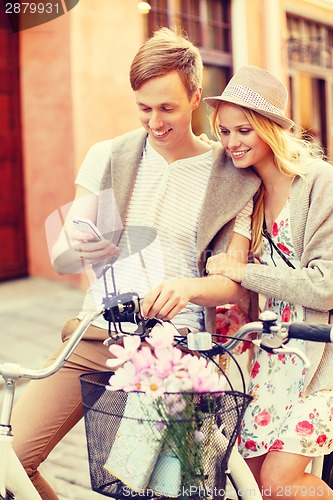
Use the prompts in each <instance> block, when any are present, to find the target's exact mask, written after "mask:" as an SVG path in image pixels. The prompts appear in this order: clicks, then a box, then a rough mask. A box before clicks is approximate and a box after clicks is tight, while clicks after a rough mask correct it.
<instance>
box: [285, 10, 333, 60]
mask: <svg viewBox="0 0 333 500" xmlns="http://www.w3.org/2000/svg"><path fill="white" fill-rule="evenodd" d="M287 29H288V39H287V49H288V60H289V62H290V63H295V62H296V63H304V64H310V65H312V66H319V67H322V68H333V27H332V26H329V25H325V24H320V23H317V22H315V21H311V20H309V19H303V18H300V17H298V16H294V15H292V14H288V16H287Z"/></svg>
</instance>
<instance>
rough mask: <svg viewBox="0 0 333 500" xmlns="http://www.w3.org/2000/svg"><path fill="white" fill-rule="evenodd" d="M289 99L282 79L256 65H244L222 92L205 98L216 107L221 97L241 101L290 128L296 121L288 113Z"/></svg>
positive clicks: (242, 104)
mask: <svg viewBox="0 0 333 500" xmlns="http://www.w3.org/2000/svg"><path fill="white" fill-rule="evenodd" d="M287 100H288V93H287V89H286V87H285V86H284V85H283V83H282V82H280V80H278V79H277V78H276V77H275V76H274V75H272V73H270V72H269V71H266V70H265V69H262V68H257V67H256V66H242V67H241V68H240V69H239V70H238V71H237V72H236V73H235V74H234V76H233V77H232V78H231V80H230V81H229V83H228V85H227V86H226V87H225V89H224V90H223V92H222V94H221V95H220V96H215V97H206V98H205V99H204V101H205V102H206V103H207V104H209V106H211V107H213V108H216V107H217V106H218V105H219V104H220V102H221V101H223V102H230V103H233V104H238V105H239V106H242V107H243V108H248V109H252V110H253V111H256V112H257V113H259V114H261V115H263V116H266V118H269V119H270V120H272V121H273V122H275V123H277V124H278V125H280V126H281V127H282V128H283V129H290V128H291V127H292V126H293V125H294V122H293V121H292V120H290V119H289V118H287V117H286V116H285V111H286V107H287Z"/></svg>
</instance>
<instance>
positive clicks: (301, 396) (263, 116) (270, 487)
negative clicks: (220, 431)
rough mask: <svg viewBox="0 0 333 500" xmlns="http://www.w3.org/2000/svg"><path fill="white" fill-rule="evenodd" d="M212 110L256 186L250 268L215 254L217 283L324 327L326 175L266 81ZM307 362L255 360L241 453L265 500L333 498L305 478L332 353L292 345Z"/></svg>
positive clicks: (332, 272) (263, 356)
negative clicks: (222, 279)
mask: <svg viewBox="0 0 333 500" xmlns="http://www.w3.org/2000/svg"><path fill="white" fill-rule="evenodd" d="M205 100H206V102H207V103H208V104H209V105H210V106H211V107H213V108H214V113H213V127H214V131H215V134H216V136H217V137H218V138H219V140H220V141H221V143H222V146H223V147H224V149H225V153H226V155H227V156H229V157H230V158H231V159H232V161H233V164H234V166H235V167H236V168H238V169H240V170H241V169H253V170H254V171H255V173H256V174H257V175H258V176H259V177H260V178H261V180H262V186H261V189H260V192H259V193H258V198H257V201H256V206H255V210H254V214H253V230H252V251H253V252H254V254H255V257H256V259H257V263H255V264H243V263H241V262H238V261H236V260H234V259H233V258H231V257H230V256H228V255H227V254H225V253H224V254H219V255H216V256H213V257H211V258H210V259H209V260H208V263H207V266H206V269H207V272H208V273H209V274H221V275H223V276H226V277H228V278H229V279H232V280H233V281H235V282H237V283H241V284H242V286H243V287H245V288H247V289H249V290H252V291H255V292H257V293H259V294H262V295H264V296H265V297H266V304H265V307H266V309H270V310H273V311H275V312H276V313H277V314H278V318H279V319H280V320H282V321H305V322H309V323H310V322H316V323H329V322H330V319H331V318H330V312H329V311H330V309H332V308H333V203H332V193H331V189H332V184H333V167H332V165H330V164H329V163H328V162H326V161H324V160H323V158H322V156H321V154H320V153H319V152H318V149H317V148H315V147H314V145H311V144H309V143H307V142H306V141H303V140H299V139H298V138H296V136H295V135H294V134H293V133H292V132H290V129H291V128H292V127H293V126H294V123H293V122H292V121H291V120H290V119H289V118H287V117H286V116H285V109H286V105H287V91H286V88H285V86H284V85H283V84H282V82H280V81H279V80H277V79H276V78H275V77H274V76H273V75H272V74H271V73H269V72H268V71H266V70H263V69H261V68H257V67H254V66H244V67H242V68H240V70H239V71H238V72H237V73H236V74H235V75H234V77H233V78H232V79H231V80H230V82H229V84H228V85H227V87H226V88H225V89H224V91H223V92H222V95H221V96H217V97H209V98H206V99H205ZM293 342H295V344H297V346H298V347H299V348H300V349H301V350H302V351H303V352H305V353H306V355H307V356H308V358H309V359H310V361H311V366H310V368H309V369H307V370H305V368H304V365H303V363H302V361H301V360H300V359H299V358H297V357H296V356H294V355H283V356H281V355H280V356H274V355H270V354H268V353H266V352H264V351H260V352H256V353H255V358H254V362H253V366H252V371H251V378H250V387H249V392H250V394H251V395H252V396H253V401H252V403H251V405H250V407H249V408H248V411H247V414H246V416H245V419H244V425H243V429H242V434H241V439H240V450H241V452H242V454H243V456H244V457H245V458H246V460H247V462H248V464H249V466H250V468H251V470H252V471H253V473H254V475H255V477H256V479H257V482H258V484H259V486H260V487H261V488H262V491H263V492H264V493H265V495H266V496H267V497H268V498H272V499H280V500H281V499H282V498H290V497H292V498H302V499H304V498H314V497H315V498H316V497H322V498H329V497H332V496H333V491H332V490H331V489H330V488H329V487H328V486H327V485H326V484H325V483H324V482H323V481H322V480H321V479H319V478H318V477H316V476H314V475H312V474H308V473H306V472H305V469H306V467H307V465H308V464H309V462H310V461H311V459H312V458H313V457H316V456H322V455H324V454H329V453H330V452H331V451H332V449H333V420H332V418H333V379H332V376H331V373H330V372H331V366H332V362H333V349H332V345H324V344H314V343H311V342H304V341H300V340H295V341H293Z"/></svg>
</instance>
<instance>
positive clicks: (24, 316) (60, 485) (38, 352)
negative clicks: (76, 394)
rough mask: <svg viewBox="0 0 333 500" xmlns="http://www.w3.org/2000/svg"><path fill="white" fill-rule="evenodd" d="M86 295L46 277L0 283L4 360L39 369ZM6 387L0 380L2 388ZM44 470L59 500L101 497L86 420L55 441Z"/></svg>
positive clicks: (1, 359) (0, 357)
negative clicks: (89, 454) (93, 485)
mask: <svg viewBox="0 0 333 500" xmlns="http://www.w3.org/2000/svg"><path fill="white" fill-rule="evenodd" d="M82 299H83V291H82V290H80V289H78V288H74V287H71V286H69V285H66V284H63V283H61V282H57V281H52V280H47V279H42V278H27V279H21V280H16V281H8V282H3V283H0V328H1V338H2V341H3V342H2V345H1V354H0V363H4V362H13V363H19V364H21V365H22V366H25V367H29V368H38V367H39V366H40V364H41V363H42V362H43V361H44V360H45V359H47V357H48V355H49V354H51V353H52V352H53V351H54V349H55V348H56V347H57V346H58V345H59V344H60V342H61V340H60V332H61V329H62V327H63V325H64V324H65V322H66V321H67V319H69V318H71V317H74V316H75V315H76V314H77V313H78V311H79V310H80V308H81V304H82ZM2 386H3V380H2V379H0V390H1V387H2ZM24 388H25V384H18V386H17V391H16V397H19V395H20V393H21V392H22V391H23V390H24ZM0 402H1V399H0ZM40 471H41V472H42V474H43V475H44V477H45V478H46V479H47V480H48V481H49V482H50V484H51V485H52V487H53V488H54V489H55V491H56V492H57V494H58V496H59V499H60V500H97V499H101V498H102V495H99V494H98V493H94V492H93V491H91V486H90V476H89V468H88V457H87V450H86V438H85V431H84V422H83V420H82V421H81V422H79V423H78V424H77V425H76V426H75V427H74V429H72V431H71V432H70V433H69V434H68V435H67V436H66V437H65V438H64V439H63V441H62V442H61V443H59V444H58V445H57V446H56V448H55V449H54V450H53V452H52V453H51V454H50V455H49V457H48V459H47V460H46V462H45V463H44V464H42V466H41V468H40ZM104 498H105V497H104Z"/></svg>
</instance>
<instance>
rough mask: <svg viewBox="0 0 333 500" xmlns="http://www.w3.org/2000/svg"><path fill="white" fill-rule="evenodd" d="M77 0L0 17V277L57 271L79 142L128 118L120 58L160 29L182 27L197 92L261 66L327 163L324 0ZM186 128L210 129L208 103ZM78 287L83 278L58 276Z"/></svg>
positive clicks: (331, 1)
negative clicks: (42, 19)
mask: <svg viewBox="0 0 333 500" xmlns="http://www.w3.org/2000/svg"><path fill="white" fill-rule="evenodd" d="M149 3H150V7H151V9H150V11H149V13H148V14H141V13H140V12H139V11H138V8H137V4H138V2H137V1H136V0H122V1H121V2H116V1H115V0H81V1H79V2H78V3H77V4H76V6H75V8H72V9H71V10H70V11H68V12H66V13H65V14H64V15H62V16H60V17H57V18H56V19H53V20H52V21H50V22H47V23H43V24H40V25H38V26H34V27H31V28H29V29H23V30H22V31H18V32H13V30H12V27H11V25H10V23H9V22H8V19H7V18H6V14H5V13H4V12H3V11H2V12H1V14H0V116H1V117H2V122H3V124H4V125H3V127H2V130H1V131H0V139H1V141H0V168H1V172H2V174H3V183H2V186H3V187H1V188H0V190H1V193H0V234H1V236H2V241H6V242H7V244H6V245H2V247H0V248H1V249H0V280H4V279H12V278H17V277H21V276H25V275H39V276H45V277H49V278H52V279H59V277H58V276H57V274H56V273H55V272H54V270H53V269H52V266H51V263H50V258H49V248H50V245H51V243H52V239H53V237H54V235H53V231H52V230H50V227H51V226H52V228H54V227H57V225H60V224H61V221H62V219H63V216H64V214H65V210H66V206H68V205H67V204H68V203H69V202H70V200H71V199H72V198H73V196H74V187H73V183H74V179H75V175H76V172H77V170H78V168H79V166H80V164H81V162H82V160H83V158H84V155H85V154H86V152H87V150H88V148H89V147H90V146H91V145H92V144H93V143H94V142H97V141H100V140H104V139H107V138H111V137H114V136H117V135H119V134H122V133H124V132H125V131H127V130H132V129H134V128H136V127H138V126H139V121H138V119H137V116H136V106H135V102H134V97H133V93H132V91H131V88H130V84H129V77H128V74H129V68H130V64H131V61H132V59H133V57H134V55H135V53H136V51H137V49H138V48H139V46H140V45H141V44H142V43H143V42H144V40H145V39H146V38H147V37H148V36H150V35H151V34H152V33H153V32H154V31H155V30H156V29H157V28H158V27H159V26H177V27H178V28H182V29H184V30H185V31H186V32H187V33H188V35H189V37H190V38H191V40H192V41H193V42H194V43H195V44H196V45H197V46H198V47H199V48H200V51H201V54H202V57H203V61H204V95H213V94H219V93H221V91H222V89H223V87H224V85H225V83H226V82H227V81H228V79H229V78H230V77H231V76H232V74H233V72H234V71H235V70H237V69H238V68H239V67H240V66H242V65H243V64H253V65H257V66H261V67H263V68H266V69H268V70H270V71H272V72H273V73H274V74H276V76H278V77H279V78H281V79H282V80H283V81H284V83H285V84H286V86H287V88H288V90H289V92H290V106H289V109H288V114H289V116H290V117H292V118H293V119H294V121H295V122H296V123H298V124H299V125H300V126H301V127H302V128H303V129H304V136H306V137H309V138H310V139H311V140H315V141H318V142H320V143H321V144H322V145H323V147H324V148H325V150H326V152H327V155H328V157H329V158H330V160H331V161H333V0H150V2H149ZM194 131H195V132H196V133H200V132H203V131H205V132H206V133H208V134H210V127H209V121H208V109H207V107H206V105H204V104H201V105H200V107H199V109H198V110H197V111H196V112H195V115H194ZM62 279H65V280H66V281H68V282H69V283H73V284H75V285H81V284H82V277H73V276H67V277H63V278H62Z"/></svg>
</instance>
